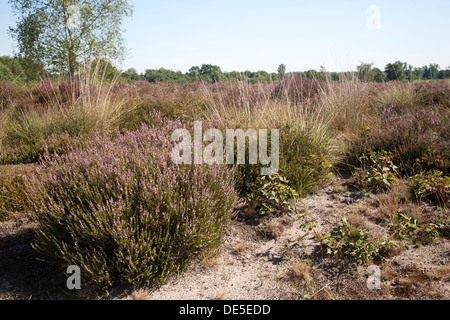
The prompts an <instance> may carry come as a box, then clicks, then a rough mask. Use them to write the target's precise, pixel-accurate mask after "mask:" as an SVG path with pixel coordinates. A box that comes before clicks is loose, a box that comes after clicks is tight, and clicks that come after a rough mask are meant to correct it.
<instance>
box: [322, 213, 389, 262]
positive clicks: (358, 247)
mask: <svg viewBox="0 0 450 320" xmlns="http://www.w3.org/2000/svg"><path fill="white" fill-rule="evenodd" d="M317 239H318V240H319V241H320V242H321V244H322V248H323V249H324V251H325V253H326V254H328V255H333V256H341V257H347V258H351V259H353V260H356V261H357V262H358V263H360V264H364V263H366V262H368V261H369V260H372V259H374V258H379V257H380V252H381V251H382V250H383V249H384V248H385V247H386V246H387V245H393V244H392V243H390V242H388V241H383V242H381V243H378V242H376V241H374V240H373V239H370V238H369V231H367V230H359V229H358V228H356V227H355V226H353V225H351V224H350V223H349V222H348V221H347V219H346V218H342V220H341V222H340V223H339V226H338V227H336V228H334V229H333V230H332V231H331V233H330V234H329V235H319V236H318V237H317Z"/></svg>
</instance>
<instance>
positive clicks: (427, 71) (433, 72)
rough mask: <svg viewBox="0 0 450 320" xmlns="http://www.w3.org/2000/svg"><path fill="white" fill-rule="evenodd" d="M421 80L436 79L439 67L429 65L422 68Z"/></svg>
mask: <svg viewBox="0 0 450 320" xmlns="http://www.w3.org/2000/svg"><path fill="white" fill-rule="evenodd" d="M422 69H423V78H424V79H437V78H438V75H439V69H440V67H439V65H438V64H429V65H428V66H424V67H423V68H422Z"/></svg>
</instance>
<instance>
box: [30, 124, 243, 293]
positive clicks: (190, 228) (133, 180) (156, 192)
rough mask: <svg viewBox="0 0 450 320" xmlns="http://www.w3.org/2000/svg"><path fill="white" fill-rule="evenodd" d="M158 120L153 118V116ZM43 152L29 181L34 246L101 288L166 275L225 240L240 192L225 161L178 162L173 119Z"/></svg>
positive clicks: (104, 289)
mask: <svg viewBox="0 0 450 320" xmlns="http://www.w3.org/2000/svg"><path fill="white" fill-rule="evenodd" d="M154 119H155V121H156V122H158V121H157V120H158V117H157V116H154ZM159 123H160V125H159V126H154V127H147V126H143V127H142V128H141V129H140V130H138V131H136V132H125V133H124V134H123V135H118V136H117V137H116V138H114V139H113V138H110V137H108V136H106V135H104V134H98V135H96V136H94V137H93V138H92V142H90V143H89V144H87V145H86V146H85V148H83V149H80V150H78V151H74V152H72V153H69V154H67V155H62V156H54V157H53V158H52V159H47V162H46V166H45V168H44V169H41V170H40V171H39V172H38V174H37V175H36V176H34V178H33V180H32V181H31V183H30V184H31V188H32V190H31V192H30V198H31V199H30V200H31V203H32V205H33V208H34V210H35V212H36V214H37V221H38V224H39V226H38V232H37V239H36V242H35V243H34V248H36V249H37V250H38V251H39V252H41V253H43V254H44V255H45V256H48V257H49V258H50V259H52V260H53V261H55V262H56V263H58V264H60V265H61V266H65V267H67V266H68V265H77V266H79V267H80V268H81V270H82V279H83V281H84V283H86V284H88V285H90V286H93V287H94V288H96V289H97V290H99V291H100V292H105V291H107V290H108V289H109V288H111V287H112V286H114V285H121V284H125V285H127V284H132V285H139V284H144V283H147V282H149V281H154V282H160V281H163V280H164V279H165V278H166V277H167V275H168V274H170V273H172V272H178V271H180V270H182V269H183V268H184V267H185V265H186V262H187V261H189V259H192V258H195V257H196V256H198V255H199V254H201V253H202V252H204V251H205V250H206V251H207V250H213V249H215V248H217V247H218V245H219V244H220V243H221V239H222V237H223V235H224V231H225V228H226V227H227V226H228V224H229V222H230V221H231V211H232V208H233V205H234V201H235V199H236V193H235V191H234V190H235V189H234V179H233V177H234V172H233V169H232V168H227V167H226V166H218V165H216V166H212V165H211V166H207V165H203V166H194V165H175V164H174V163H173V162H172V161H171V151H172V147H173V143H172V142H171V140H170V135H171V132H173V131H174V130H176V129H180V128H183V126H182V124H181V123H180V122H178V121H175V122H174V121H167V122H166V121H163V120H161V119H159Z"/></svg>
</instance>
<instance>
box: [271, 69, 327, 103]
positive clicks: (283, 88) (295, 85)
mask: <svg viewBox="0 0 450 320" xmlns="http://www.w3.org/2000/svg"><path fill="white" fill-rule="evenodd" d="M327 88H328V86H327V83H326V81H324V80H320V79H309V78H305V77H301V76H299V75H291V76H287V77H285V78H284V79H282V80H281V81H280V82H279V83H278V84H277V85H276V86H275V88H274V89H273V92H272V98H277V99H287V100H289V101H290V102H291V103H293V104H299V103H304V102H310V101H311V100H314V99H315V98H316V96H317V95H319V94H321V93H324V92H326V91H327Z"/></svg>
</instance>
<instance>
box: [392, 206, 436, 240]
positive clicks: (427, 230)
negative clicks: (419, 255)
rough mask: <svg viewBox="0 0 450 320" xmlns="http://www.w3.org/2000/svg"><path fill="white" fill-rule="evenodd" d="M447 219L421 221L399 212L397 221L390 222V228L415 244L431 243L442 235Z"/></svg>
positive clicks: (400, 236)
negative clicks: (432, 221)
mask: <svg viewBox="0 0 450 320" xmlns="http://www.w3.org/2000/svg"><path fill="white" fill-rule="evenodd" d="M444 220H445V219H438V221H437V222H436V223H423V224H421V223H419V222H418V221H417V220H416V219H413V218H412V217H408V216H406V215H404V214H401V213H399V214H398V217H397V219H395V221H391V222H389V228H390V231H391V232H392V233H394V234H395V235H396V236H397V237H398V238H400V239H403V240H407V241H411V242H414V243H415V244H429V243H432V242H433V241H434V239H435V238H436V237H438V236H439V235H440V230H441V229H442V228H443V227H444V223H443V221H444Z"/></svg>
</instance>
